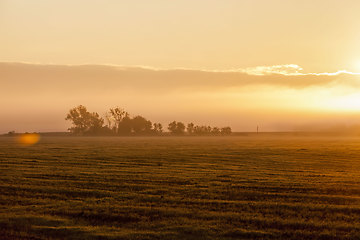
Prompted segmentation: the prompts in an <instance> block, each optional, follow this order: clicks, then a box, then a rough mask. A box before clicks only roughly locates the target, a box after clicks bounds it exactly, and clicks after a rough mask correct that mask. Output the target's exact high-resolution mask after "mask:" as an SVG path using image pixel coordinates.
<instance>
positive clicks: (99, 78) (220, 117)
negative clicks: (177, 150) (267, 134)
mask: <svg viewBox="0 0 360 240" xmlns="http://www.w3.org/2000/svg"><path fill="white" fill-rule="evenodd" d="M358 9H360V1H356V0H343V1H334V0H317V1H308V0H303V1H285V0H251V1H250V0H249V1H248V0H206V1H205V0H197V1H190V0H181V1H180V0H173V1H166V0H131V1H130V0H117V1H115V0H107V1H106V0H105V1H104V0H103V1H100V0H87V1H85V0H77V1H69V0H62V1H58V0H54V1H46V0H32V1H26V0H22V1H20V0H11V1H10V0H0V36H1V38H0V86H1V88H0V91H1V97H0V98H1V99H0V100H1V101H0V108H1V109H2V111H1V113H0V133H4V132H8V131H11V130H16V131H63V130H66V129H67V128H68V127H69V123H68V122H66V121H65V120H64V116H65V115H66V112H67V111H68V110H69V109H70V108H71V107H74V106H76V105H79V104H83V105H86V106H87V107H88V109H89V110H92V111H98V112H99V113H105V112H106V110H107V109H109V108H110V107H114V106H121V107H123V108H125V109H127V110H128V111H129V112H130V113H132V114H134V115H137V114H141V115H144V116H145V117H147V118H149V119H150V120H152V121H157V122H162V123H163V124H164V125H166V124H167V123H168V122H170V121H172V120H179V121H184V122H190V121H192V122H194V123H198V124H212V125H218V126H222V125H230V126H232V127H233V129H234V130H236V131H254V130H255V129H256V126H257V125H259V126H260V129H262V130H264V131H295V130H299V129H300V130H301V129H314V128H315V129H318V128H319V127H324V126H326V127H331V126H349V125H353V124H357V122H360V93H359V91H358V89H359V83H360V77H359V75H358V74H357V73H359V72H360V44H359V42H360V31H358V29H360V15H359V14H358Z"/></svg>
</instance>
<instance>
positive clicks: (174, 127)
mask: <svg viewBox="0 0 360 240" xmlns="http://www.w3.org/2000/svg"><path fill="white" fill-rule="evenodd" d="M168 129H169V131H170V132H171V133H172V134H175V135H181V134H184V132H185V125H184V124H183V123H182V122H176V121H173V122H171V123H169V126H168Z"/></svg>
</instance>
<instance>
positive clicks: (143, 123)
mask: <svg viewBox="0 0 360 240" xmlns="http://www.w3.org/2000/svg"><path fill="white" fill-rule="evenodd" d="M131 122H132V129H133V131H134V133H135V134H150V133H151V128H152V123H151V122H150V121H148V120H146V118H144V117H142V116H136V117H134V118H133V119H132V120H131Z"/></svg>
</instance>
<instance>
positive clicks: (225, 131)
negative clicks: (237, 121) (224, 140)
mask: <svg viewBox="0 0 360 240" xmlns="http://www.w3.org/2000/svg"><path fill="white" fill-rule="evenodd" d="M221 134H222V135H230V134H231V127H223V128H221Z"/></svg>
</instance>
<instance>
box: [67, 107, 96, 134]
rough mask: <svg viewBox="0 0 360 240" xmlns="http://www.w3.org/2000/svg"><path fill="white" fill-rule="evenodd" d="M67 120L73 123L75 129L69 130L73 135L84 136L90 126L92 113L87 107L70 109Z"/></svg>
mask: <svg viewBox="0 0 360 240" xmlns="http://www.w3.org/2000/svg"><path fill="white" fill-rule="evenodd" d="M65 120H70V121H72V124H73V127H71V128H69V130H70V131H71V132H72V133H74V134H84V132H85V131H86V130H88V128H89V125H90V113H89V112H88V111H87V109H86V107H85V106H83V105H79V106H77V107H74V108H72V109H70V111H69V113H68V114H67V115H66V118H65Z"/></svg>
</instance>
